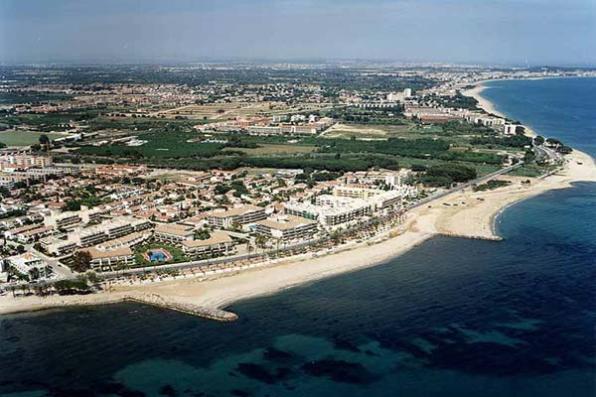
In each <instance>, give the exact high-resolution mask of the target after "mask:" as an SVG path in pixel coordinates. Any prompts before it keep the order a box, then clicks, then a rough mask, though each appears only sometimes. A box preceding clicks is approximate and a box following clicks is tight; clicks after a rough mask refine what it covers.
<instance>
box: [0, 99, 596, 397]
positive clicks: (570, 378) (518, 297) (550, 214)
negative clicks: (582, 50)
mask: <svg viewBox="0 0 596 397" xmlns="http://www.w3.org/2000/svg"><path fill="white" fill-rule="evenodd" d="M575 97H576V96H574V95H571V98H575ZM592 101H594V98H592ZM595 108H596V107H595ZM520 119H521V118H520ZM524 122H526V123H529V122H528V121H524ZM532 125H533V124H532ZM534 127H535V128H537V127H536V126H534ZM561 131H563V132H564V131H565V130H563V129H562V130H561ZM557 136H558V137H560V138H562V139H565V136H564V134H563V133H561V134H559V135H557ZM570 139H571V138H570ZM570 143H571V142H570ZM595 204H596V184H589V183H579V184H577V185H576V186H575V187H574V188H571V189H566V190H561V191H553V192H548V193H546V194H543V195H541V196H539V197H536V198H534V199H532V200H528V201H525V202H522V203H519V204H517V205H515V206H512V207H510V208H509V209H507V210H506V211H505V212H504V213H503V214H502V216H501V217H500V218H499V219H498V224H497V229H498V231H499V233H501V234H502V235H503V236H504V237H505V240H504V241H503V242H489V241H472V240H465V239H457V238H435V239H432V240H430V241H428V242H426V243H425V244H423V245H421V246H419V247H417V248H415V249H413V250H412V251H410V252H409V253H407V254H405V255H403V256H400V257H399V258H395V259H394V260H391V261H389V262H387V263H386V264H383V265H380V266H377V267H374V268H370V269H366V270H362V271H359V272H355V273H350V274H345V275H341V276H338V277H334V278H332V279H327V280H323V281H320V282H317V283H313V284H311V285H307V286H303V287H299V288H295V289H292V290H288V291H285V292H283V293H280V294H277V295H275V296H270V297H263V298H259V299H252V300H249V301H245V302H240V303H237V304H235V305H233V306H232V307H231V308H230V310H233V311H235V312H236V313H238V314H239V315H240V319H239V320H238V321H237V322H234V323H230V324H222V323H216V322H211V321H206V320H202V319H198V318H194V317H191V316H186V315H182V314H178V313H173V312H169V311H163V310H158V309H155V308H149V307H144V306H140V305H133V304H124V305H117V306H111V307H97V308H86V309H77V310H65V311H55V312H51V313H37V314H25V315H17V316H7V317H2V318H0V368H2V370H1V371H0V395H2V396H69V397H70V396H326V397H333V396H362V395H367V396H458V397H460V396H482V397H492V396H495V397H496V396H524V397H525V396H579V397H582V396H593V395H595V393H596V384H595V379H596V377H595V375H596V374H595V368H596V367H595V366H596V354H595V347H596V340H595V337H594V329H595V326H596V291H595V288H594V280H596V260H595V258H596V239H594V236H596V222H595V221H596V205H595Z"/></svg>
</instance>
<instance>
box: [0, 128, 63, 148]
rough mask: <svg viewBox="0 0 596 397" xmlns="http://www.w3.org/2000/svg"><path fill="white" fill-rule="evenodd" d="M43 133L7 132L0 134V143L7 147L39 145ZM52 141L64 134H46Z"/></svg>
mask: <svg viewBox="0 0 596 397" xmlns="http://www.w3.org/2000/svg"><path fill="white" fill-rule="evenodd" d="M43 134H44V133H43V132H33V131H6V132H0V142H2V143H4V144H5V145H6V146H29V145H33V144H36V143H39V136H40V135H43ZM45 135H47V136H48V137H49V138H50V139H56V138H61V137H63V136H65V135H63V134H52V133H45Z"/></svg>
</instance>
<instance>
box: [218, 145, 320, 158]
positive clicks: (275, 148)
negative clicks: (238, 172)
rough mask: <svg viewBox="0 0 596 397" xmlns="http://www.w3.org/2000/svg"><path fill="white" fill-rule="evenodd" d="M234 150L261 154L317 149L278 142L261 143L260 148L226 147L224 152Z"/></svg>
mask: <svg viewBox="0 0 596 397" xmlns="http://www.w3.org/2000/svg"><path fill="white" fill-rule="evenodd" d="M229 150H233V151H241V152H244V153H246V154H250V155H255V156H261V155H269V154H294V153H311V152H313V151H315V150H316V146H304V145H276V144H268V143H265V144H259V147H258V148H235V147H233V148H226V149H224V152H226V151H229Z"/></svg>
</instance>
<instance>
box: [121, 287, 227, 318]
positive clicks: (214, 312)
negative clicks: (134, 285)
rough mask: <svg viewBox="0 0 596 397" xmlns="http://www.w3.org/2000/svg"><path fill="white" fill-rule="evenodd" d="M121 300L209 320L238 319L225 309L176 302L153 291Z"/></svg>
mask: <svg viewBox="0 0 596 397" xmlns="http://www.w3.org/2000/svg"><path fill="white" fill-rule="evenodd" d="M123 301H127V302H136V303H142V304H146V305H151V306H155V307H159V308H163V309H169V310H175V311H177V312H181V313H186V314H191V315H193V316H198V317H203V318H208V319H210V320H216V321H224V322H229V321H235V320H237V319H238V316H237V315H236V314H235V313H232V312H227V311H225V310H221V309H216V308H207V307H202V306H197V305H193V304H190V303H184V302H176V301H174V300H171V299H166V298H164V297H163V296H161V295H158V294H155V293H153V294H135V295H128V296H125V297H124V298H123Z"/></svg>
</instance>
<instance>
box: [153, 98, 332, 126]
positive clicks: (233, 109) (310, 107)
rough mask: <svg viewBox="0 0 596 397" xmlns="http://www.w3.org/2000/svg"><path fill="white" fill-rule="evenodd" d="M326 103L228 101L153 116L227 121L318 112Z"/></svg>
mask: <svg viewBox="0 0 596 397" xmlns="http://www.w3.org/2000/svg"><path fill="white" fill-rule="evenodd" d="M324 106H325V105H324V104H299V105H294V106H288V105H286V104H285V103H282V102H258V103H254V102H226V103H210V104H205V105H198V104H197V105H186V106H181V107H178V108H173V109H168V110H161V111H159V112H155V113H152V114H151V116H154V117H155V116H157V117H161V116H165V117H166V118H176V117H184V118H188V119H191V120H209V121H213V122H215V121H225V120H233V119H235V118H237V117H250V116H260V115H263V116H265V115H268V116H271V115H275V114H286V113H295V112H308V111H312V112H316V111H318V110H320V109H321V108H323V107H324Z"/></svg>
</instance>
